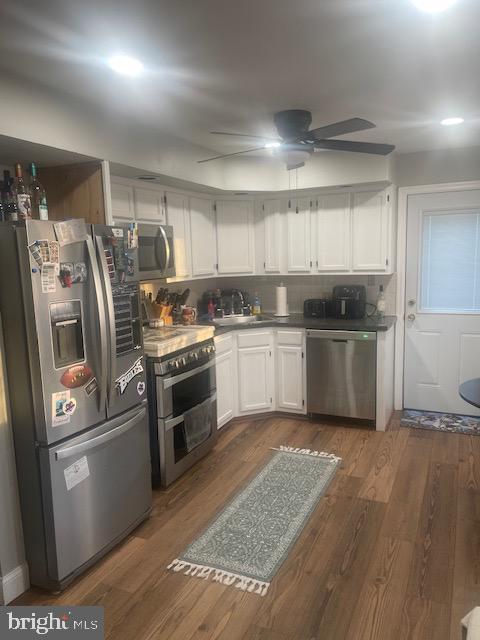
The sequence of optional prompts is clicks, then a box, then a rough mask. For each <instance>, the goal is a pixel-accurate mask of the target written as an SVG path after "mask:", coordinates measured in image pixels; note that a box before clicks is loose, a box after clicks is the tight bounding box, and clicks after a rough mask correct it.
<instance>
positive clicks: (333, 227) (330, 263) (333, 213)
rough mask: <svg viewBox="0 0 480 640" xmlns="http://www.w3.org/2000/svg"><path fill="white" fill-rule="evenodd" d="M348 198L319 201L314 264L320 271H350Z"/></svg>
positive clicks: (333, 196)
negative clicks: (315, 260)
mask: <svg viewBox="0 0 480 640" xmlns="http://www.w3.org/2000/svg"><path fill="white" fill-rule="evenodd" d="M350 221H351V211H350V194H349V193H335V194H330V195H325V196H322V197H320V198H319V199H318V208H317V262H316V266H317V269H318V270H319V271H349V270H350V262H351V261H350Z"/></svg>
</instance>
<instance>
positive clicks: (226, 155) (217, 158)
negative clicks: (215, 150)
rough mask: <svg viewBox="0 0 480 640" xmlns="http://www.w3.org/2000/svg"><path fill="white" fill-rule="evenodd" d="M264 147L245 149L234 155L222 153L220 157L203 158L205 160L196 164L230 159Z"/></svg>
mask: <svg viewBox="0 0 480 640" xmlns="http://www.w3.org/2000/svg"><path fill="white" fill-rule="evenodd" d="M262 149H265V147H254V148H253V149H245V150H244V151H235V153H224V154H223V155H221V156H214V157H213V158H205V160H197V162H199V163H202V162H211V161H212V160H220V159H221V158H230V157H231V156H238V155H240V154H241V153H250V151H261V150H262Z"/></svg>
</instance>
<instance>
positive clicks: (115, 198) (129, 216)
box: [111, 182, 135, 223]
mask: <svg viewBox="0 0 480 640" xmlns="http://www.w3.org/2000/svg"><path fill="white" fill-rule="evenodd" d="M111 193H112V218H113V221H114V223H117V222H118V223H122V222H132V221H133V220H135V207H134V202H133V187H130V186H128V185H125V184H120V183H118V182H112V184H111Z"/></svg>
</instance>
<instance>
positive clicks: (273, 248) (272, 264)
mask: <svg viewBox="0 0 480 640" xmlns="http://www.w3.org/2000/svg"><path fill="white" fill-rule="evenodd" d="M280 212H281V201H280V200H265V201H264V202H263V203H262V213H263V220H264V233H265V236H264V247H265V254H264V258H265V259H264V263H263V268H264V271H265V273H281V271H282V257H283V255H282V254H283V243H282V236H283V234H282V218H281V213H280Z"/></svg>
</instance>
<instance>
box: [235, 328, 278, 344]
mask: <svg viewBox="0 0 480 640" xmlns="http://www.w3.org/2000/svg"><path fill="white" fill-rule="evenodd" d="M271 338H272V332H271V331H252V330H250V329H247V330H246V331H239V333H238V338H237V339H238V348H239V349H242V348H245V349H248V347H268V346H269V345H270V341H271Z"/></svg>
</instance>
